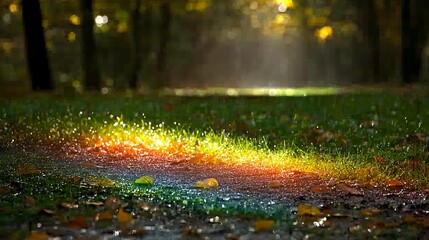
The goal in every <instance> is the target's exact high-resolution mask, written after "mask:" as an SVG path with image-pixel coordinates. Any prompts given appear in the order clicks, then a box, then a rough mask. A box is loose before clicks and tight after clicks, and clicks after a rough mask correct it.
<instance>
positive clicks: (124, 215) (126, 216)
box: [118, 208, 133, 222]
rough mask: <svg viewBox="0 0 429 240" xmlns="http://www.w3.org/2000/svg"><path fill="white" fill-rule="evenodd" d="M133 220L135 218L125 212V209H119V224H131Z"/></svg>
mask: <svg viewBox="0 0 429 240" xmlns="http://www.w3.org/2000/svg"><path fill="white" fill-rule="evenodd" d="M132 220H133V216H132V215H131V214H129V213H127V212H124V209H123V208H119V212H118V222H131V221H132Z"/></svg>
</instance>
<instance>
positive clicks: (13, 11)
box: [9, 3, 18, 13]
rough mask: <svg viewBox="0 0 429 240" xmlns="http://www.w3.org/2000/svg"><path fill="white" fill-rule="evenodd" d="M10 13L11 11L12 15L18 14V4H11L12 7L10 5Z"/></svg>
mask: <svg viewBox="0 0 429 240" xmlns="http://www.w3.org/2000/svg"><path fill="white" fill-rule="evenodd" d="M9 11H10V12H11V13H16V12H18V4H16V3H12V4H10V5H9Z"/></svg>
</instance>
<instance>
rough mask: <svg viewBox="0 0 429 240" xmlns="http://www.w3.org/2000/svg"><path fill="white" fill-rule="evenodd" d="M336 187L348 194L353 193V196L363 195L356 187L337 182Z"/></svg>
mask: <svg viewBox="0 0 429 240" xmlns="http://www.w3.org/2000/svg"><path fill="white" fill-rule="evenodd" d="M337 189H339V190H341V191H343V192H346V193H348V194H350V195H353V196H362V195H363V192H361V191H359V190H357V189H356V188H352V187H349V186H347V185H346V184H344V183H340V184H337Z"/></svg>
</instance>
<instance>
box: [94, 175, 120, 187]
mask: <svg viewBox="0 0 429 240" xmlns="http://www.w3.org/2000/svg"><path fill="white" fill-rule="evenodd" d="M89 184H90V185H97V186H100V187H105V188H115V187H117V186H116V183H115V182H114V181H112V180H110V179H108V178H106V177H102V178H95V177H89Z"/></svg>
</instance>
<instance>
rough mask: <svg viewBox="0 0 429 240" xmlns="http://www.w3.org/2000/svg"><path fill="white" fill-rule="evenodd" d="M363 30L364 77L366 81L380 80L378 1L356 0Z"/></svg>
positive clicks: (362, 67) (362, 66) (362, 58)
mask: <svg viewBox="0 0 429 240" xmlns="http://www.w3.org/2000/svg"><path fill="white" fill-rule="evenodd" d="M356 1H357V7H358V9H359V11H360V14H359V19H360V28H361V30H362V41H363V43H364V44H363V45H362V46H361V47H362V49H361V52H362V55H363V56H362V57H361V60H362V65H361V69H362V73H363V74H362V77H363V81H364V82H375V83H376V82H379V81H380V26H379V21H378V14H377V8H376V2H375V1H374V0H356Z"/></svg>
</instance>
